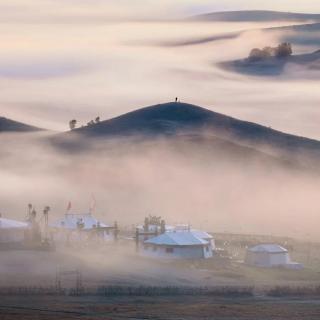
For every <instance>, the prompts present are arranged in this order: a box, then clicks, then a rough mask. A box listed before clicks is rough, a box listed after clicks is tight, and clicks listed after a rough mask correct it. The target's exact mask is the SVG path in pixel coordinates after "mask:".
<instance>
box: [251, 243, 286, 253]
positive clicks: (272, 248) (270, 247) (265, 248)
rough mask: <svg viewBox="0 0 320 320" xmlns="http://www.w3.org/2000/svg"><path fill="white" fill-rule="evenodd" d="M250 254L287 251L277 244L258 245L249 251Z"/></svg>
mask: <svg viewBox="0 0 320 320" xmlns="http://www.w3.org/2000/svg"><path fill="white" fill-rule="evenodd" d="M249 251H250V252H258V253H259V252H267V253H285V252H288V250H287V249H285V248H283V247H281V246H280V245H278V244H259V245H257V246H254V247H252V248H250V249H249Z"/></svg>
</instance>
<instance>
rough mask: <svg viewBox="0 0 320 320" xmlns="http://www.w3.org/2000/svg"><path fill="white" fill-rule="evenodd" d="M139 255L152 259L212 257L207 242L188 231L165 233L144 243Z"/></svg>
mask: <svg viewBox="0 0 320 320" xmlns="http://www.w3.org/2000/svg"><path fill="white" fill-rule="evenodd" d="M140 253H141V254H142V255H144V256H148V257H153V258H167V259H207V258H211V257H212V256H213V252H212V247H211V244H210V242H209V241H207V240H204V239H201V238H199V237H197V236H196V235H195V234H193V233H192V232H190V231H184V232H174V231H173V232H165V233H163V234H161V235H159V236H156V237H153V238H151V239H148V240H146V241H144V243H143V247H142V249H141V251H140Z"/></svg>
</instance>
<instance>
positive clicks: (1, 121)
mask: <svg viewBox="0 0 320 320" xmlns="http://www.w3.org/2000/svg"><path fill="white" fill-rule="evenodd" d="M41 130H43V129H40V128H37V127H34V126H30V125H28V124H24V123H22V122H18V121H14V120H11V119H7V118H4V117H0V133H1V132H32V131H41Z"/></svg>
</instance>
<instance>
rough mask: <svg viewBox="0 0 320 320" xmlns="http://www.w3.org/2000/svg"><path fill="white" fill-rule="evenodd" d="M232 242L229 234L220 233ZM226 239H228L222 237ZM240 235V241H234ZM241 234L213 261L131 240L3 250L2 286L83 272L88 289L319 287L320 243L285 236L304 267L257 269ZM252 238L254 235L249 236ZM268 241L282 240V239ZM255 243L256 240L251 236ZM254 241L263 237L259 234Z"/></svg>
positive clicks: (66, 281) (44, 283)
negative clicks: (159, 251)
mask: <svg viewBox="0 0 320 320" xmlns="http://www.w3.org/2000/svg"><path fill="white" fill-rule="evenodd" d="M217 239H218V240H217V243H218V246H219V244H220V243H225V242H228V241H229V240H230V239H232V236H231V235H228V234H226V235H223V237H222V238H221V235H219V237H217ZM222 239H224V240H222ZM235 239H238V240H235ZM247 239H248V238H246V237H244V236H237V238H234V240H233V242H232V243H229V244H228V245H227V246H223V247H222V248H224V249H225V250H226V253H225V254H224V255H227V256H221V253H219V252H218V253H216V255H215V256H214V258H213V259H208V260H202V261H201V260H197V261H195V260H189V261H188V260H186V261H170V260H161V259H160V260H159V259H150V258H145V257H142V256H140V255H139V254H137V253H136V250H135V245H134V241H133V240H131V241H130V240H121V241H120V243H117V244H115V243H113V242H111V243H109V244H105V245H103V244H101V245H98V244H94V243H92V244H91V245H88V244H87V245H84V244H83V245H80V244H79V245H77V246H72V247H70V246H66V245H62V244H60V245H58V246H57V248H56V250H55V251H40V250H7V251H6V250H2V251H1V260H0V287H1V288H3V287H29V288H32V287H42V288H49V287H55V286H56V276H57V272H60V271H61V272H65V271H72V270H79V271H80V272H81V274H82V282H83V283H82V285H83V287H84V288H85V289H90V288H91V289H95V288H97V287H101V286H114V285H117V286H146V287H148V286H160V287H166V286H169V287H170V286H173V287H174V286H189V287H203V286H209V287H211V286H212V287H217V286H218V287H219V286H228V287H230V286H231V287H232V286H240V287H248V286H250V287H255V288H258V289H259V288H263V287H265V286H267V287H275V286H290V287H310V286H311V287H313V286H318V285H320V277H319V272H320V259H319V256H320V255H319V253H320V245H319V244H310V243H305V242H296V241H294V240H290V241H289V240H286V241H289V242H287V247H288V248H289V253H290V256H291V259H292V261H298V262H300V263H302V264H304V267H305V268H304V270H287V269H281V268H274V269H265V268H254V267H249V266H246V265H244V264H243V260H244V258H245V248H244V247H241V246H240V245H239V244H238V243H240V242H243V241H248V240H247ZM251 239H254V237H253V236H251ZM269 240H270V242H275V243H282V242H281V241H283V240H281V239H279V238H273V239H272V238H270V239H269ZM251 241H253V240H251ZM255 241H256V242H258V241H261V238H259V237H258V236H257V237H256V240H255ZM75 283H76V280H75V276H72V275H71V276H66V277H62V278H61V286H62V288H66V289H68V288H69V289H70V288H75Z"/></svg>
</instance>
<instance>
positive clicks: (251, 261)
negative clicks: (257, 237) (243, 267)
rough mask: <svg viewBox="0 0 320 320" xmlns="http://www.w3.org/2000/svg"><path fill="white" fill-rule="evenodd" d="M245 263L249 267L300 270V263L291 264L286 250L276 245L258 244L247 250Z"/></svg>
mask: <svg viewBox="0 0 320 320" xmlns="http://www.w3.org/2000/svg"><path fill="white" fill-rule="evenodd" d="M245 263H246V264H248V265H250V266H255V267H262V268H273V267H283V268H288V269H302V268H303V266H302V264H300V263H297V262H292V261H291V259H290V255H289V252H288V250H287V249H285V248H284V247H282V246H280V245H277V244H259V245H256V246H254V247H251V248H249V249H248V250H247V253H246V258H245Z"/></svg>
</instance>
